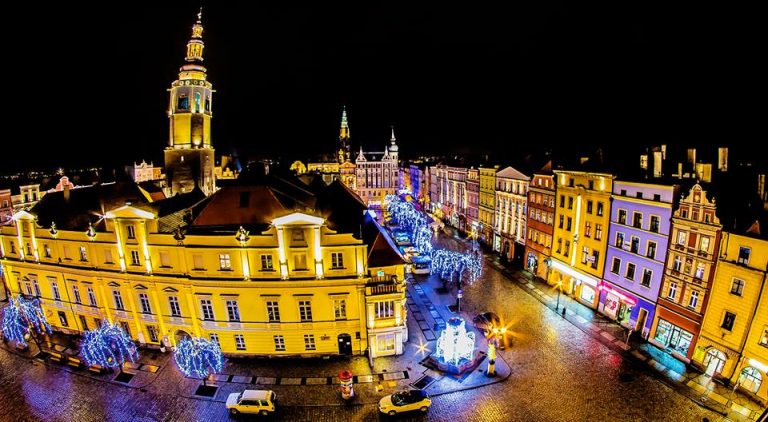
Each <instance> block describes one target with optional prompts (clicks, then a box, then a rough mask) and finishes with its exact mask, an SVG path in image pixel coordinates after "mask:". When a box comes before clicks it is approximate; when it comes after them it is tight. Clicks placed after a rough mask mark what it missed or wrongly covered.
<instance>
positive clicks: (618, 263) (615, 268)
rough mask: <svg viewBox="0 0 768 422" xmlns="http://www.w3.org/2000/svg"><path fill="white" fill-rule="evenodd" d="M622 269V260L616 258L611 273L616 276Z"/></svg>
mask: <svg viewBox="0 0 768 422" xmlns="http://www.w3.org/2000/svg"><path fill="white" fill-rule="evenodd" d="M620 269H621V260H620V259H619V258H616V257H614V258H613V263H611V272H612V273H614V274H618V273H619V270H620Z"/></svg>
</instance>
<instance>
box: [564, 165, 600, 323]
mask: <svg viewBox="0 0 768 422" xmlns="http://www.w3.org/2000/svg"><path fill="white" fill-rule="evenodd" d="M554 173H555V181H556V183H557V191H556V194H557V198H556V208H555V222H554V224H555V226H554V235H553V236H552V237H553V240H554V243H553V245H552V259H551V268H550V271H549V283H550V284H552V285H556V284H558V283H560V286H561V288H562V289H563V292H565V293H567V294H569V295H572V296H573V297H574V298H576V299H577V300H579V301H580V302H582V303H584V304H585V305H587V306H590V307H591V308H594V309H596V308H597V304H598V299H599V297H600V295H599V292H598V288H599V286H600V279H601V278H602V277H603V267H604V265H605V252H606V247H607V242H608V236H606V230H607V228H608V223H609V221H610V215H611V201H610V199H611V189H612V188H613V176H612V175H610V174H606V173H592V172H585V171H570V170H555V171H554Z"/></svg>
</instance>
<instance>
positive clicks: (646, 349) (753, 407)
mask: <svg viewBox="0 0 768 422" xmlns="http://www.w3.org/2000/svg"><path fill="white" fill-rule="evenodd" d="M486 263H487V264H488V265H490V266H492V267H494V268H495V269H496V270H498V271H500V272H501V273H502V274H503V275H504V276H505V277H507V278H508V279H510V280H512V281H515V282H517V285H518V287H520V288H522V289H523V290H525V291H526V292H528V293H529V294H530V295H531V296H533V297H534V298H536V299H538V300H539V301H540V302H542V303H543V304H544V305H545V306H547V307H548V308H550V309H551V310H552V311H553V312H558V313H559V314H561V315H563V318H565V319H566V320H567V321H569V322H570V323H572V324H573V325H575V326H576V327H578V328H579V329H581V330H582V331H584V332H585V333H587V334H589V335H591V336H592V337H594V338H595V339H597V340H598V341H600V342H601V343H602V344H604V345H605V346H607V347H608V348H610V349H612V350H614V351H615V352H617V353H619V354H621V355H622V356H625V357H631V358H632V359H634V360H636V361H639V362H642V363H644V364H645V365H647V366H648V367H649V368H651V369H653V372H654V373H655V374H657V375H658V377H659V378H660V379H661V380H663V381H664V382H665V383H666V384H668V385H670V386H672V387H673V388H675V390H677V391H678V392H680V393H681V394H683V395H685V396H687V397H689V398H690V399H691V400H693V401H695V402H696V403H697V404H699V405H701V406H704V407H706V408H708V409H710V410H713V411H715V412H717V413H720V414H722V415H724V416H727V417H728V418H729V419H732V420H747V421H749V420H757V418H758V417H759V416H760V414H761V413H762V412H764V411H765V408H763V407H762V406H761V405H759V404H758V403H755V402H754V401H752V400H751V399H750V398H749V397H747V396H745V395H743V394H741V393H739V392H734V391H733V389H731V388H728V387H725V386H724V385H721V384H719V383H716V382H713V381H712V380H711V378H709V377H708V376H706V375H703V374H701V373H700V372H698V371H695V370H693V369H692V368H690V367H688V366H687V365H685V364H684V363H683V362H681V361H679V360H677V359H675V358H673V357H672V356H670V355H668V354H667V353H665V352H663V351H662V350H660V349H658V348H657V347H656V346H654V345H652V344H650V343H647V342H645V340H643V339H642V338H640V337H639V336H637V333H635V334H634V335H632V337H631V338H630V339H629V343H627V334H628V330H627V329H626V328H624V327H623V326H621V325H619V324H617V323H615V322H614V321H611V320H609V319H607V318H605V317H603V316H602V315H600V314H599V313H598V312H597V311H595V310H593V309H591V308H589V307H587V306H585V305H583V304H581V303H580V302H578V301H576V300H574V299H572V298H571V297H570V296H568V295H566V294H560V302H559V303H560V305H559V307H558V308H557V310H556V307H557V297H558V293H557V290H556V289H555V288H553V287H552V286H549V285H547V284H546V282H545V281H544V280H542V279H539V278H537V277H534V276H532V275H531V274H530V273H528V272H522V271H516V270H511V269H509V268H507V267H506V266H504V265H503V264H502V263H501V262H500V261H499V259H498V258H497V257H495V256H489V255H486ZM563 311H565V314H563Z"/></svg>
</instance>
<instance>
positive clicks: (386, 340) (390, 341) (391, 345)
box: [376, 334, 395, 352]
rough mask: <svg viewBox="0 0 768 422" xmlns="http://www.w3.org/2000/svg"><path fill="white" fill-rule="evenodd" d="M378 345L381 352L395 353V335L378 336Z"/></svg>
mask: <svg viewBox="0 0 768 422" xmlns="http://www.w3.org/2000/svg"><path fill="white" fill-rule="evenodd" d="M376 343H377V345H378V349H379V352H394V351H395V335H394V334H383V335H379V336H376Z"/></svg>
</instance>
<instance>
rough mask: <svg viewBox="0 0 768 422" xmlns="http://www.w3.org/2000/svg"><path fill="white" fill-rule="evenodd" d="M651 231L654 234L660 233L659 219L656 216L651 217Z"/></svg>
mask: <svg viewBox="0 0 768 422" xmlns="http://www.w3.org/2000/svg"><path fill="white" fill-rule="evenodd" d="M650 229H651V231H652V232H654V233H658V232H659V217H658V216H655V215H652V216H651V227H650Z"/></svg>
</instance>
